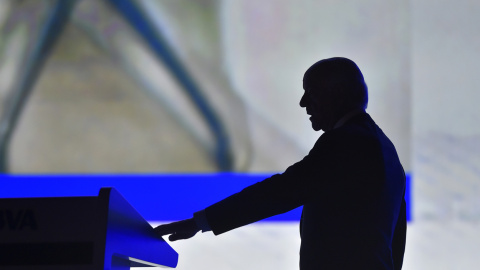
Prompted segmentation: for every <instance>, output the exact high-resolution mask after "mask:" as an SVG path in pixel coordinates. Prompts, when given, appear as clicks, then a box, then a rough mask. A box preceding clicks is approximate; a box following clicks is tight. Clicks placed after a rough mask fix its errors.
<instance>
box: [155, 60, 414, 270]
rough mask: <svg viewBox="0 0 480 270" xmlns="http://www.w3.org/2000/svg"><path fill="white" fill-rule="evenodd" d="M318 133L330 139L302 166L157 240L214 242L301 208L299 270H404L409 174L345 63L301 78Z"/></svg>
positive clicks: (167, 228) (321, 65)
mask: <svg viewBox="0 0 480 270" xmlns="http://www.w3.org/2000/svg"><path fill="white" fill-rule="evenodd" d="M303 88H304V89H305V92H304V94H303V97H302V99H301V100H300V106H301V107H304V108H306V111H307V114H308V115H310V121H311V122H312V127H313V129H314V130H316V131H318V130H323V131H324V133H323V134H322V135H321V136H320V138H319V139H318V140H317V142H316V143H315V145H314V146H313V148H312V150H311V151H310V152H309V153H308V155H307V156H305V157H304V158H303V159H302V160H301V161H299V162H297V163H295V164H293V165H292V166H290V167H288V169H287V170H286V171H285V172H284V173H282V174H276V175H273V176H272V177H270V178H267V179H265V180H263V181H261V182H258V183H256V184H254V185H251V186H249V187H247V188H245V189H243V190H242V191H241V192H239V193H236V194H234V195H232V196H230V197H228V198H226V199H224V200H222V201H220V202H218V203H216V204H213V205H211V206H209V207H207V208H206V209H205V210H202V211H200V212H197V213H195V214H194V217H193V218H191V219H187V220H183V221H179V222H174V223H171V224H167V225H161V226H159V227H157V228H155V230H156V231H157V232H158V234H159V235H166V234H171V235H170V237H169V239H170V240H171V241H174V240H178V239H187V238H190V237H192V236H194V235H195V234H196V233H197V232H198V231H199V230H202V231H209V230H211V231H213V233H214V234H215V235H218V234H221V233H224V232H227V231H229V230H232V229H235V228H238V227H241V226H244V225H247V224H250V223H252V222H255V221H258V220H261V219H264V218H267V217H270V216H273V215H277V214H281V213H284V212H287V211H290V210H292V209H294V208H296V207H299V206H301V205H303V212H302V218H301V222H300V236H301V240H302V242H301V248H300V269H302V270H306V269H315V270H322V269H335V270H338V269H368V270H377V269H378V270H380V269H382V270H385V269H395V270H397V269H401V268H402V263H403V254H404V250H405V237H406V212H405V201H404V195H405V174H404V171H403V168H402V165H401V164H400V161H399V159H398V156H397V153H396V150H395V147H394V146H393V144H392V143H391V141H390V140H389V139H388V138H387V136H385V134H384V133H383V132H382V130H381V129H380V128H379V127H378V126H377V125H376V124H375V122H374V121H373V120H372V118H371V117H370V116H369V115H368V114H367V113H366V112H365V109H366V107H367V103H368V94H367V86H366V84H365V82H364V79H363V75H362V73H361V71H360V69H359V68H358V67H357V65H356V64H355V63H354V62H353V61H351V60H349V59H346V58H339V57H337V58H330V59H325V60H321V61H319V62H317V63H315V64H314V65H313V66H311V67H310V68H309V69H308V70H307V72H305V75H304V77H303Z"/></svg>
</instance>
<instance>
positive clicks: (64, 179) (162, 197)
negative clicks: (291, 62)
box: [0, 173, 411, 221]
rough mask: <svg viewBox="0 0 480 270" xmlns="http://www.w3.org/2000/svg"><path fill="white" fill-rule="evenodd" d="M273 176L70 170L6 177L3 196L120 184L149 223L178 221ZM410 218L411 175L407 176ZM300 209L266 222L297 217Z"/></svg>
mask: <svg viewBox="0 0 480 270" xmlns="http://www.w3.org/2000/svg"><path fill="white" fill-rule="evenodd" d="M271 175H272V174H264V173H262V174H258V173H218V174H216V173H213V174H67V175H55V174H49V175H1V176H0V187H1V188H0V198H25V197H59V196H60V197H64V196H97V195H98V191H99V190H100V188H101V187H115V188H116V189H117V190H118V191H119V192H120V194H122V195H123V196H124V197H125V199H126V200H127V201H128V202H130V204H131V205H132V206H133V207H135V209H137V211H138V212H139V213H140V214H141V215H142V216H143V217H144V218H145V219H146V220H149V221H173V220H180V219H185V218H190V217H192V215H193V213H194V212H196V211H199V210H202V209H204V208H205V207H207V206H209V205H211V204H213V203H215V202H217V201H219V200H221V199H223V198H225V197H227V196H229V195H231V194H233V193H236V192H238V191H240V190H242V189H243V188H245V187H247V186H249V185H251V184H254V183H256V182H259V181H261V180H263V179H265V178H267V177H270V176H271ZM405 199H406V201H407V219H408V220H411V211H410V176H409V175H407V191H406V194H405ZM300 215H301V207H299V208H297V209H295V210H292V211H290V212H287V213H285V214H281V215H277V216H274V217H271V218H268V219H266V220H265V221H298V220H300Z"/></svg>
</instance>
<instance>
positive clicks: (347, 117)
mask: <svg viewBox="0 0 480 270" xmlns="http://www.w3.org/2000/svg"><path fill="white" fill-rule="evenodd" d="M363 112H365V110H364V109H354V110H352V111H349V112H348V113H346V114H345V115H344V116H342V117H340V119H339V120H338V121H337V122H336V123H335V125H334V126H333V129H336V128H339V127H341V126H343V125H344V124H345V123H346V122H347V121H348V120H350V119H351V118H352V117H354V116H355V115H357V114H360V113H363Z"/></svg>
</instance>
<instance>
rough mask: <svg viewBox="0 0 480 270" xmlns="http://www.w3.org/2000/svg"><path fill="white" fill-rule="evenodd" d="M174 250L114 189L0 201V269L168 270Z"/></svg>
mask: <svg viewBox="0 0 480 270" xmlns="http://www.w3.org/2000/svg"><path fill="white" fill-rule="evenodd" d="M177 262H178V254H177V252H175V250H173V249H172V248H171V247H170V246H169V245H168V244H167V243H166V242H165V241H164V240H163V239H162V238H160V237H158V236H156V235H155V233H154V231H153V228H152V227H151V226H150V224H149V223H148V222H147V221H146V220H145V219H144V218H143V217H142V216H141V215H140V214H139V213H138V212H137V211H136V210H135V209H134V208H133V207H132V206H131V205H130V204H129V203H128V202H127V201H126V200H125V199H124V198H123V197H122V195H120V193H118V192H117V191H116V190H115V189H114V188H101V189H100V192H99V195H98V196H84V197H48V198H8V199H0V269H3V270H47V269H48V270H67V269H68V270H124V269H129V268H130V267H132V266H133V267H143V266H158V267H166V268H174V267H176V266H177Z"/></svg>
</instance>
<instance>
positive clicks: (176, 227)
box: [153, 219, 200, 241]
mask: <svg viewBox="0 0 480 270" xmlns="http://www.w3.org/2000/svg"><path fill="white" fill-rule="evenodd" d="M153 230H154V231H155V233H156V234H157V235H158V236H164V235H167V234H171V235H170V237H169V238H168V239H169V240H170V241H176V240H180V239H188V238H191V237H193V236H194V235H195V234H196V233H197V232H198V231H199V230H200V229H199V228H198V227H197V225H196V223H195V221H194V220H193V219H186V220H181V221H177V222H173V223H170V224H164V225H160V226H158V227H156V228H154V229H153Z"/></svg>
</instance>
